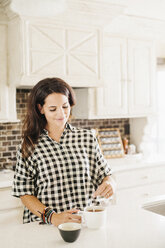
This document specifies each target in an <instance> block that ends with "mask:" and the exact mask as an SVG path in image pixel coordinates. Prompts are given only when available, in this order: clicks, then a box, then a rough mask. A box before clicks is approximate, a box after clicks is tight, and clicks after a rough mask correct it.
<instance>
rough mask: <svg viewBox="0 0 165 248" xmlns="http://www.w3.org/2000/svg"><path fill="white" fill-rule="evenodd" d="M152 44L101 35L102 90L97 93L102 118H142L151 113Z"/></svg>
mask: <svg viewBox="0 0 165 248" xmlns="http://www.w3.org/2000/svg"><path fill="white" fill-rule="evenodd" d="M154 73H155V59H154V44H153V42H152V41H146V40H138V39H131V38H129V39H127V38H122V37H113V36H111V35H104V41H103V75H104V88H103V87H102V88H99V89H97V95H98V96H100V97H99V101H98V102H97V113H98V115H102V116H103V117H107V116H109V117H125V116H127V117H136V116H145V115H147V114H150V113H152V112H153V111H154V98H155V97H154V94H155V91H154Z"/></svg>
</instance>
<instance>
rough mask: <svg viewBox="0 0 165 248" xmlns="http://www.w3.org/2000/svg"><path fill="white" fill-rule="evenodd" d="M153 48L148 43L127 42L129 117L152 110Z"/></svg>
mask: <svg viewBox="0 0 165 248" xmlns="http://www.w3.org/2000/svg"><path fill="white" fill-rule="evenodd" d="M154 71H155V62H154V46H153V43H152V42H150V41H141V40H131V39H130V40H128V99H129V100H128V101H129V107H128V108H129V114H130V115H133V116H134V115H135V116H137V115H143V114H149V113H152V112H153V108H154V92H155V91H154Z"/></svg>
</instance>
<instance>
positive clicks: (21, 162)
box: [12, 146, 36, 197]
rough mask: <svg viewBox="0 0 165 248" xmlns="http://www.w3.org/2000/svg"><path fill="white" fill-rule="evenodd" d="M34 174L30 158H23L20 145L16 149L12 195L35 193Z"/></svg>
mask: <svg viewBox="0 0 165 248" xmlns="http://www.w3.org/2000/svg"><path fill="white" fill-rule="evenodd" d="M35 175H36V170H35V168H34V166H33V161H32V158H31V157H29V158H23V157H22V152H21V146H20V147H19V148H18V151H17V163H16V169H15V173H14V179H13V184H12V195H13V196H15V197H20V196H23V195H35Z"/></svg>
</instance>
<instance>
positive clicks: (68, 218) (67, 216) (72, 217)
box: [51, 209, 81, 226]
mask: <svg viewBox="0 0 165 248" xmlns="http://www.w3.org/2000/svg"><path fill="white" fill-rule="evenodd" d="M78 211H79V210H77V209H71V210H68V211H65V212H62V213H59V214H56V213H54V214H53V215H52V218H51V223H52V224H53V225H54V226H58V225H60V224H62V223H65V222H76V223H81V216H79V215H76V213H78Z"/></svg>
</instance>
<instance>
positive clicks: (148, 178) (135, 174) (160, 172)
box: [115, 166, 165, 189]
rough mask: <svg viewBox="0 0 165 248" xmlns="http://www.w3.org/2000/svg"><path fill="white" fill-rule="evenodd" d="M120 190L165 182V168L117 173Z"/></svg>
mask: <svg viewBox="0 0 165 248" xmlns="http://www.w3.org/2000/svg"><path fill="white" fill-rule="evenodd" d="M115 178H116V182H117V188H118V189H124V188H130V187H135V186H140V185H147V184H150V183H156V182H165V166H158V167H156V166H155V167H150V168H144V169H135V170H130V171H122V172H118V173H115Z"/></svg>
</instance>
